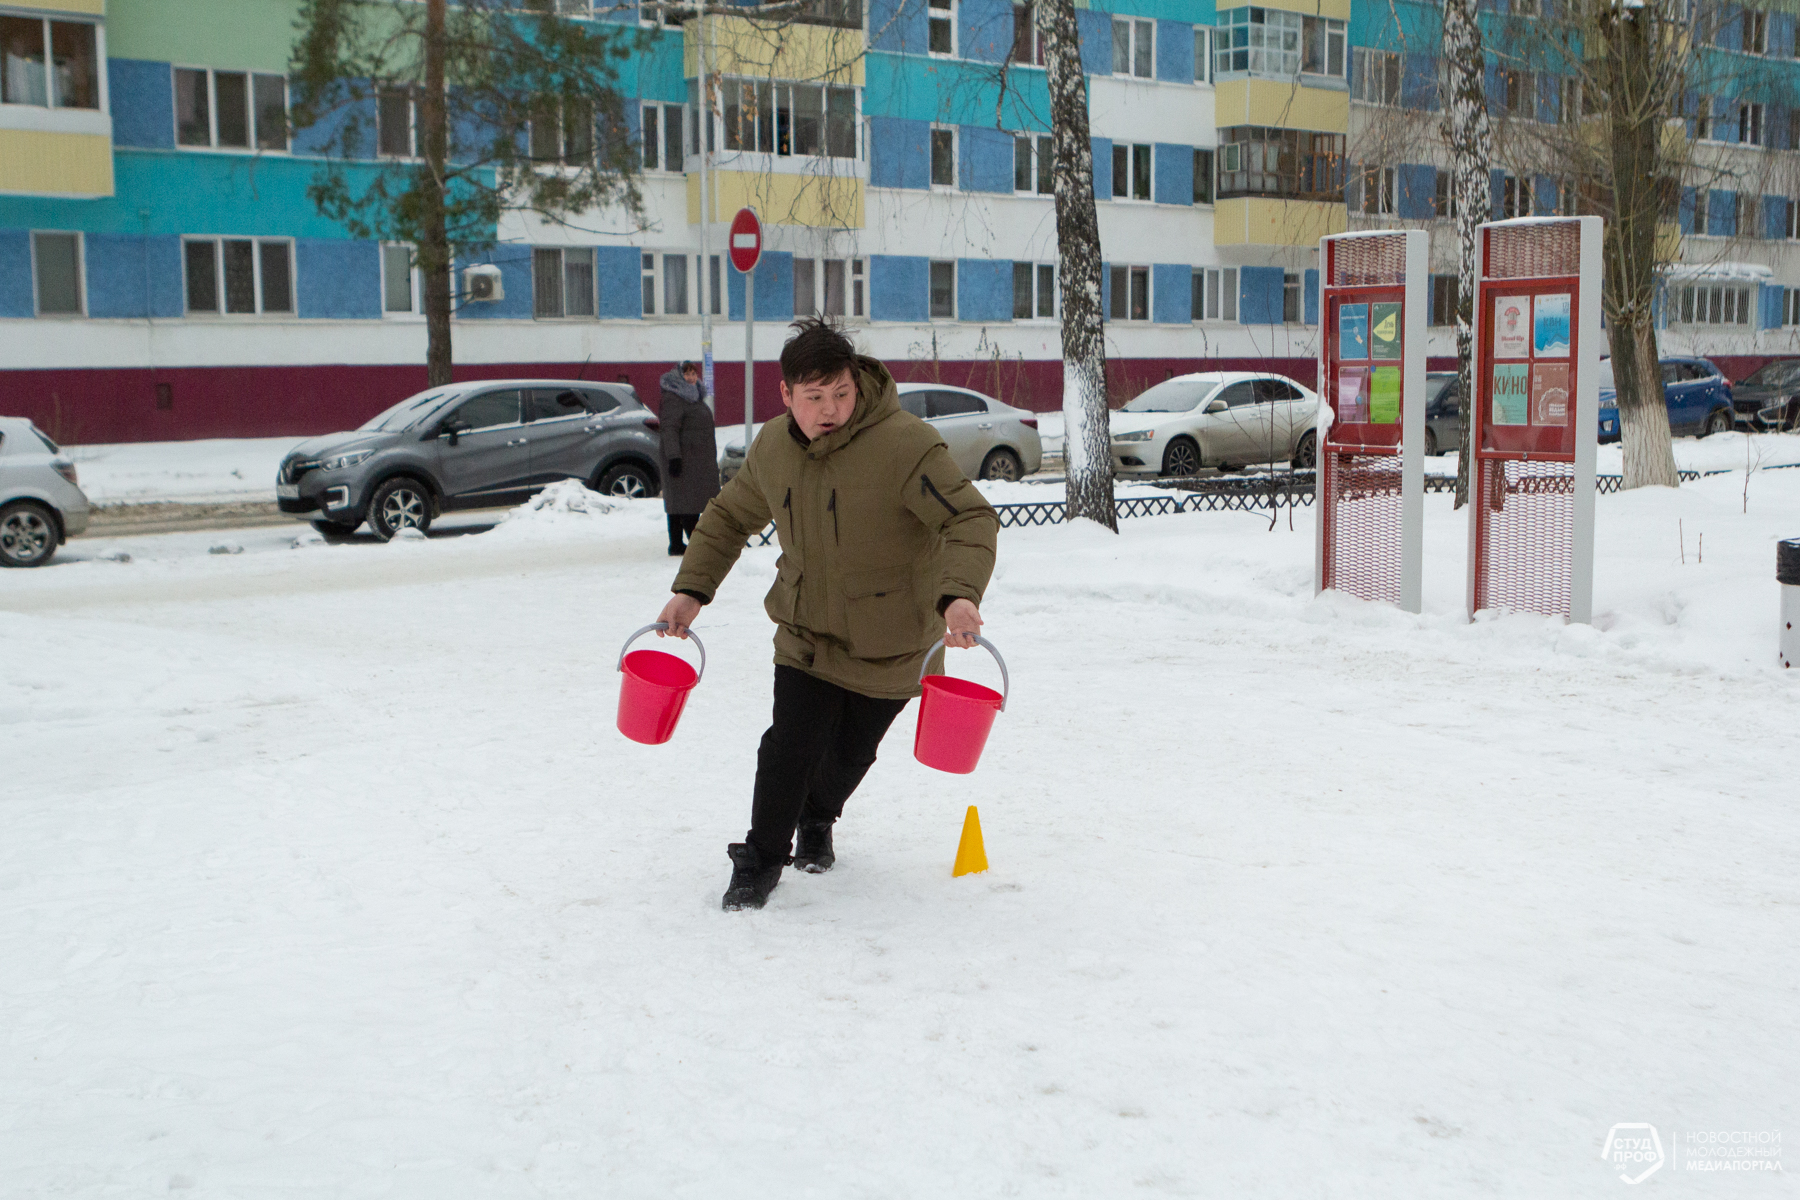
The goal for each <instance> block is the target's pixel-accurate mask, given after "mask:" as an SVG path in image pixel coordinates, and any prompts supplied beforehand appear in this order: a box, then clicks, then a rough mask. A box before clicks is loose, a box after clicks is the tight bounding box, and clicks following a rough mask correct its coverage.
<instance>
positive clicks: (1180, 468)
mask: <svg viewBox="0 0 1800 1200" xmlns="http://www.w3.org/2000/svg"><path fill="white" fill-rule="evenodd" d="M1162 469H1163V474H1164V475H1177V476H1186V475H1193V474H1197V473H1198V472H1199V470H1200V447H1198V446H1196V445H1195V444H1194V440H1193V439H1192V438H1184V437H1178V438H1176V439H1175V440H1174V441H1172V442H1170V443H1169V448H1168V449H1167V450H1164V451H1163V465H1162Z"/></svg>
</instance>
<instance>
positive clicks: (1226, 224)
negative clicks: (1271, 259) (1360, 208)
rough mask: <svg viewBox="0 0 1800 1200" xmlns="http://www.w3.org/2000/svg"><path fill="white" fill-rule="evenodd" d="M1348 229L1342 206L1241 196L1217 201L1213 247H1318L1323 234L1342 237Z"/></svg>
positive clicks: (1313, 201)
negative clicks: (1341, 234) (1339, 234)
mask: <svg viewBox="0 0 1800 1200" xmlns="http://www.w3.org/2000/svg"><path fill="white" fill-rule="evenodd" d="M1348 227H1349V218H1348V217H1347V216H1346V214H1345V212H1344V206H1343V205H1342V204H1332V203H1329V202H1327V201H1323V200H1277V199H1273V198H1271V197H1267V196H1240V197H1238V198H1237V199H1235V200H1221V201H1219V204H1218V207H1217V208H1216V209H1215V210H1214V211H1213V244H1214V245H1217V246H1317V245H1318V244H1319V239H1320V238H1322V237H1324V236H1325V235H1326V234H1328V233H1342V232H1344V230H1345V229H1347V228H1348Z"/></svg>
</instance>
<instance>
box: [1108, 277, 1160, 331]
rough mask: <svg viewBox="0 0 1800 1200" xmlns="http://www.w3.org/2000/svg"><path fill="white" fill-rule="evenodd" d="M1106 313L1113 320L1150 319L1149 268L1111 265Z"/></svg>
mask: <svg viewBox="0 0 1800 1200" xmlns="http://www.w3.org/2000/svg"><path fill="white" fill-rule="evenodd" d="M1109 284H1110V286H1109V288H1108V291H1109V294H1110V302H1109V303H1108V305H1107V310H1106V315H1107V317H1108V318H1109V319H1111V320H1114V321H1148V320H1149V319H1150V268H1149V267H1113V268H1112V277H1111V279H1110V281H1109Z"/></svg>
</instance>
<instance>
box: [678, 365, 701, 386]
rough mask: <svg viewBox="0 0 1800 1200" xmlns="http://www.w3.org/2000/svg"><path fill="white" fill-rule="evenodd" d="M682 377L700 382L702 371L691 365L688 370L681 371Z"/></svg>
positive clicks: (690, 381)
mask: <svg viewBox="0 0 1800 1200" xmlns="http://www.w3.org/2000/svg"><path fill="white" fill-rule="evenodd" d="M681 377H682V378H683V379H685V380H687V381H688V382H689V383H699V382H700V372H699V370H698V369H697V368H695V367H689V368H688V369H687V370H685V371H683V372H682V373H681Z"/></svg>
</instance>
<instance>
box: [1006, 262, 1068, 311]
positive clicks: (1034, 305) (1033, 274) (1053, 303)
mask: <svg viewBox="0 0 1800 1200" xmlns="http://www.w3.org/2000/svg"><path fill="white" fill-rule="evenodd" d="M1012 266H1013V280H1012V285H1013V286H1012V293H1013V307H1012V320H1014V321H1052V320H1055V319H1056V316H1057V295H1056V264H1055V263H1051V262H1037V261H1030V260H1026V259H1019V260H1017V261H1015V262H1014V263H1013V265H1012ZM1020 267H1025V268H1027V269H1028V270H1029V272H1030V274H1029V277H1028V281H1029V288H1028V290H1029V293H1030V294H1029V295H1028V297H1027V299H1028V301H1029V303H1028V305H1027V307H1028V308H1029V309H1030V310H1031V311H1030V313H1029V315H1027V316H1023V317H1021V316H1020V315H1019V268H1020ZM1045 272H1049V277H1048V286H1047V287H1046V279H1045ZM1046 292H1047V293H1048V299H1049V309H1050V311H1049V312H1045V311H1044V307H1045V304H1044V302H1045V299H1046Z"/></svg>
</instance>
